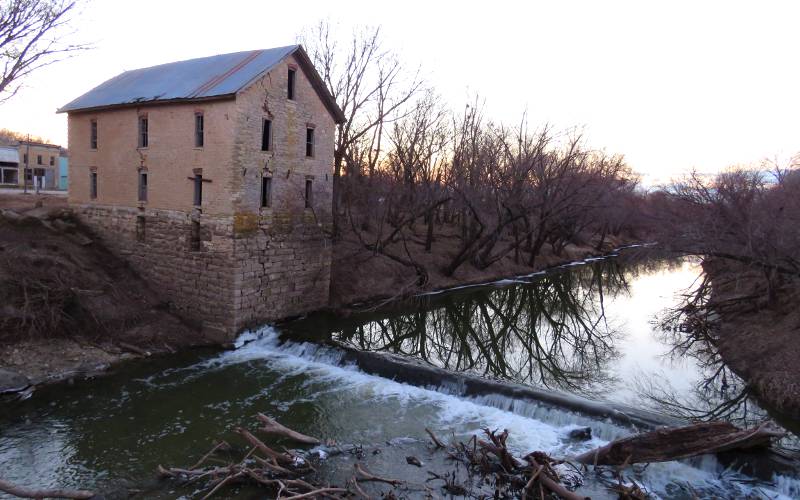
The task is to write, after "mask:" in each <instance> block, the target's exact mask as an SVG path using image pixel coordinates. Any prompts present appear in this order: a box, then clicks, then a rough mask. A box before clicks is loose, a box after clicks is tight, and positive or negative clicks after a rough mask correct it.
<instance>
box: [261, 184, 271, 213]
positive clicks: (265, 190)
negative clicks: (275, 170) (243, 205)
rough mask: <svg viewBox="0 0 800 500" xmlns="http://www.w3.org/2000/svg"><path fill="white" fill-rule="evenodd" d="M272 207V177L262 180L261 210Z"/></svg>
mask: <svg viewBox="0 0 800 500" xmlns="http://www.w3.org/2000/svg"><path fill="white" fill-rule="evenodd" d="M271 206H272V177H262V178H261V208H268V207H271Z"/></svg>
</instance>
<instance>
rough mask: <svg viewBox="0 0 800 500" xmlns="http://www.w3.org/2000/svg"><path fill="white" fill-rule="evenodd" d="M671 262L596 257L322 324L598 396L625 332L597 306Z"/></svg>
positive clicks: (406, 350)
mask: <svg viewBox="0 0 800 500" xmlns="http://www.w3.org/2000/svg"><path fill="white" fill-rule="evenodd" d="M679 264H680V262H679V261H665V260H663V259H659V260H652V259H648V258H642V257H638V258H637V257H635V256H632V257H629V258H625V259H622V258H619V259H604V260H598V261H595V262H593V263H592V264H590V265H585V266H580V267H577V266H576V267H570V268H567V269H565V270H564V271H563V272H556V273H548V274H546V275H542V276H539V277H537V278H536V279H531V280H526V281H524V282H522V281H521V282H519V284H518V285H517V286H506V287H504V288H489V289H483V290H479V291H475V290H471V291H469V292H466V293H461V294H450V295H447V296H444V297H439V298H432V299H427V301H426V302H425V303H423V304H419V303H415V304H413V307H412V308H411V310H410V311H400V312H396V313H394V314H389V315H387V314H386V313H385V312H384V313H382V314H381V315H380V316H379V317H368V318H364V317H363V316H359V317H358V318H355V319H350V320H347V321H341V322H336V323H335V324H334V325H333V326H332V327H330V331H331V336H332V338H334V339H335V340H338V341H340V342H344V343H346V344H348V345H350V346H353V347H356V348H360V349H365V350H371V351H388V352H392V353H398V354H404V355H408V356H413V357H415V358H418V359H421V360H423V361H425V362H428V363H431V364H433V365H436V366H440V367H443V368H447V369H450V370H456V371H469V372H473V373H476V374H479V375H481V376H485V377H492V378H497V379H506V380H513V381H517V382H523V383H527V384H532V385H537V386H545V387H548V388H554V389H561V390H566V391H570V392H580V393H582V394H586V395H593V396H599V395H602V394H605V393H607V392H609V391H611V390H613V389H614V388H615V386H616V385H617V382H618V381H617V380H616V375H614V374H612V371H613V370H611V369H610V368H611V365H612V364H613V361H614V360H615V359H616V358H617V357H618V355H619V352H618V350H617V344H618V342H619V340H620V338H621V337H622V336H623V335H624V330H623V328H622V323H623V322H621V321H618V318H609V317H608V316H607V315H606V301H607V300H611V299H615V298H617V297H618V296H627V295H628V294H629V293H630V290H629V283H630V281H631V280H632V279H635V278H636V277H637V276H639V274H640V273H652V272H654V271H656V270H664V269H666V268H669V267H675V266H677V265H679ZM505 284H507V283H505ZM296 328H301V329H302V327H296Z"/></svg>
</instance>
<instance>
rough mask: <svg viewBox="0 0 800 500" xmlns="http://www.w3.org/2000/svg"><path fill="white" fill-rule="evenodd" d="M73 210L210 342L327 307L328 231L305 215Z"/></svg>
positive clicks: (87, 207)
mask: <svg viewBox="0 0 800 500" xmlns="http://www.w3.org/2000/svg"><path fill="white" fill-rule="evenodd" d="M73 209H74V210H75V212H76V214H77V215H78V217H79V218H80V219H81V221H82V222H83V223H84V224H86V225H87V226H89V227H90V228H91V229H92V230H93V231H94V232H95V233H96V234H97V235H98V236H100V237H101V239H102V240H103V243H104V244H105V245H106V246H108V247H109V248H110V249H111V250H112V251H113V252H115V253H116V254H118V255H120V256H121V257H123V258H124V259H126V260H127V261H128V262H130V264H131V266H132V267H133V268H134V269H135V270H136V271H137V272H138V273H139V274H141V275H142V276H143V277H144V278H145V279H147V280H148V281H149V282H150V283H151V284H152V285H153V287H154V288H155V289H156V290H158V291H159V292H160V293H162V295H163V297H164V298H165V299H166V300H169V301H170V302H171V304H172V305H173V307H174V308H175V310H176V311H177V312H178V313H179V314H181V315H182V316H184V317H185V318H186V319H188V320H189V321H191V322H195V323H196V324H197V325H198V326H199V327H201V329H202V331H203V333H204V335H206V336H210V337H211V338H215V339H220V340H222V339H232V338H233V337H234V336H235V335H236V334H237V333H238V332H239V331H240V330H242V329H243V328H246V327H250V326H254V325H257V324H260V323H264V322H268V321H274V320H278V319H282V318H287V317H290V316H295V315H298V314H302V313H306V312H309V311H312V310H315V309H319V308H322V307H325V306H326V305H327V304H328V294H329V288H330V263H331V243H330V240H329V238H328V237H327V235H326V231H325V229H327V227H328V225H329V224H327V223H322V222H320V221H318V220H317V219H316V217H315V216H314V214H313V213H312V212H305V213H303V212H300V213H299V214H289V213H285V214H275V213H267V214H261V215H252V214H241V215H237V216H233V217H213V216H207V215H205V214H201V213H198V212H196V213H185V212H181V211H168V210H154V209H146V210H141V209H138V208H130V207H109V206H98V205H82V206H73ZM198 229H199V231H198ZM120 286H124V283H121V284H120Z"/></svg>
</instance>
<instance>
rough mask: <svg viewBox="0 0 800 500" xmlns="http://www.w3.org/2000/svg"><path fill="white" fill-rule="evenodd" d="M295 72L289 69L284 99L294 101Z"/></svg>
mask: <svg viewBox="0 0 800 500" xmlns="http://www.w3.org/2000/svg"><path fill="white" fill-rule="evenodd" d="M295 73H296V72H295V70H293V69H292V68H289V78H288V80H287V85H286V97H288V98H289V99H294V81H295Z"/></svg>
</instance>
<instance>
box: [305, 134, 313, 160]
mask: <svg viewBox="0 0 800 500" xmlns="http://www.w3.org/2000/svg"><path fill="white" fill-rule="evenodd" d="M306 156H314V129H313V128H307V129H306Z"/></svg>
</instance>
